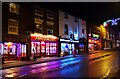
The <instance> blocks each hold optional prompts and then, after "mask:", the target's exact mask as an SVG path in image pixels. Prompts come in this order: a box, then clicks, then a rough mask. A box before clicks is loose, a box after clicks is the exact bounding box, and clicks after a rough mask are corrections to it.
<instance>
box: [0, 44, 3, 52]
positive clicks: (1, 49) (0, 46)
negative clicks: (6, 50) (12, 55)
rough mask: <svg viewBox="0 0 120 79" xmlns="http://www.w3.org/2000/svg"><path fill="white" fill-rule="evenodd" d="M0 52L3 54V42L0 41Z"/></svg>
mask: <svg viewBox="0 0 120 79" xmlns="http://www.w3.org/2000/svg"><path fill="white" fill-rule="evenodd" d="M0 51H1V52H0V54H3V44H2V43H0Z"/></svg>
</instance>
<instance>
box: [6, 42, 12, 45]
mask: <svg viewBox="0 0 120 79" xmlns="http://www.w3.org/2000/svg"><path fill="white" fill-rule="evenodd" d="M4 44H5V45H8V46H10V45H12V44H13V43H12V42H8V43H4Z"/></svg>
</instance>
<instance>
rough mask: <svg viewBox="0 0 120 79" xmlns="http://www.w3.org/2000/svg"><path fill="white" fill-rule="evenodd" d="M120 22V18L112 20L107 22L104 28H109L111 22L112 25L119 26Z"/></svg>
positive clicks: (104, 23)
mask: <svg viewBox="0 0 120 79" xmlns="http://www.w3.org/2000/svg"><path fill="white" fill-rule="evenodd" d="M119 20H120V18H116V19H112V20H107V21H106V22H103V25H104V27H106V26H108V23H110V22H111V25H112V26H113V25H117V24H118V21H119Z"/></svg>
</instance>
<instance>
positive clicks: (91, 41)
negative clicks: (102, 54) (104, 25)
mask: <svg viewBox="0 0 120 79" xmlns="http://www.w3.org/2000/svg"><path fill="white" fill-rule="evenodd" d="M88 28H89V29H88V49H89V51H95V50H99V49H101V35H100V27H99V26H96V25H94V24H92V23H88Z"/></svg>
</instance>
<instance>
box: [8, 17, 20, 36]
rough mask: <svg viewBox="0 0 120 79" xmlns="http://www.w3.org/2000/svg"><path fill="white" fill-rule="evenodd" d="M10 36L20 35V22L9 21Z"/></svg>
mask: <svg viewBox="0 0 120 79" xmlns="http://www.w3.org/2000/svg"><path fill="white" fill-rule="evenodd" d="M8 34H15V35H18V21H17V20H13V19H9V20H8Z"/></svg>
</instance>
